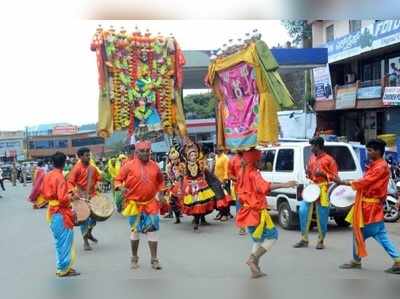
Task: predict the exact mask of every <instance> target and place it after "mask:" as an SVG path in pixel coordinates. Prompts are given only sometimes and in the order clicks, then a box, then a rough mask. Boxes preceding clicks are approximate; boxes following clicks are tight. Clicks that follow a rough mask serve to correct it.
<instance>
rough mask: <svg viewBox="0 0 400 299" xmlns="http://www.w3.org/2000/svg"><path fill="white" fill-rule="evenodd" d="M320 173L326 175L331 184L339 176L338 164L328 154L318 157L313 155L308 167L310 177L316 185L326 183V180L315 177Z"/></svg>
mask: <svg viewBox="0 0 400 299" xmlns="http://www.w3.org/2000/svg"><path fill="white" fill-rule="evenodd" d="M318 171H320V172H322V173H324V174H325V175H326V177H327V178H328V182H331V181H332V180H333V179H334V178H335V177H337V175H338V167H337V164H336V162H335V160H334V159H333V158H332V157H331V156H330V155H328V154H327V153H321V154H320V155H318V156H316V155H314V154H312V155H311V157H310V160H309V161H308V165H307V174H308V177H309V178H310V179H311V180H312V181H313V182H314V183H316V184H319V183H324V182H326V178H324V177H321V176H316V175H315V174H316V173H317V172H318Z"/></svg>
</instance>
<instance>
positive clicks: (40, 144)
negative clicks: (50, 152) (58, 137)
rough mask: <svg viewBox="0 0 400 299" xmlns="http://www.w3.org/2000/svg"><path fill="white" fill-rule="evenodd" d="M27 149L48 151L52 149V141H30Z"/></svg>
mask: <svg viewBox="0 0 400 299" xmlns="http://www.w3.org/2000/svg"><path fill="white" fill-rule="evenodd" d="M29 148H31V149H49V148H54V142H53V140H37V141H30V142H29Z"/></svg>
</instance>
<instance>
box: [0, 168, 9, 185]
mask: <svg viewBox="0 0 400 299" xmlns="http://www.w3.org/2000/svg"><path fill="white" fill-rule="evenodd" d="M0 167H1V169H2V170H3V180H9V181H11V165H2V166H0Z"/></svg>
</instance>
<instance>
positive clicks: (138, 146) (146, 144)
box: [135, 140, 151, 151]
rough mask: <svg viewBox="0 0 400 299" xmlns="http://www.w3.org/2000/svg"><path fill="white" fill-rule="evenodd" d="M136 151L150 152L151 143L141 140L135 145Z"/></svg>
mask: <svg viewBox="0 0 400 299" xmlns="http://www.w3.org/2000/svg"><path fill="white" fill-rule="evenodd" d="M135 148H136V150H138V151H139V150H147V149H148V150H150V149H151V143H150V142H149V141H146V140H142V141H139V142H137V143H136V145H135Z"/></svg>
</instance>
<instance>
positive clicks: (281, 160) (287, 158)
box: [275, 149, 294, 171]
mask: <svg viewBox="0 0 400 299" xmlns="http://www.w3.org/2000/svg"><path fill="white" fill-rule="evenodd" d="M293 164H294V151H293V150H292V149H280V150H279V152H278V157H277V158H276V167H275V168H276V171H293V169H294V166H293Z"/></svg>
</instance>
